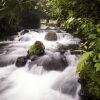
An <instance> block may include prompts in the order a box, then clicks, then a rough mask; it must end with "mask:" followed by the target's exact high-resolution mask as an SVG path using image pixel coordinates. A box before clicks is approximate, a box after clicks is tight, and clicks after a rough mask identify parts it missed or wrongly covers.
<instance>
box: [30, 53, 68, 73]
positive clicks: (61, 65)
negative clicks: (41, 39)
mask: <svg viewBox="0 0 100 100" xmlns="http://www.w3.org/2000/svg"><path fill="white" fill-rule="evenodd" d="M34 64H37V65H38V66H43V68H44V69H45V70H48V71H49V70H59V71H62V70H64V69H65V67H67V66H68V63H67V61H66V58H65V57H64V56H63V55H61V54H60V53H59V52H56V53H51V54H46V55H43V56H38V59H37V58H36V59H35V60H33V61H32V62H30V64H29V68H30V69H31V68H32V67H33V65H34Z"/></svg>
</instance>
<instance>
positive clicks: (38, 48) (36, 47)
mask: <svg viewBox="0 0 100 100" xmlns="http://www.w3.org/2000/svg"><path fill="white" fill-rule="evenodd" d="M44 50H45V46H44V45H43V43H42V42H40V41H36V42H35V43H34V44H33V45H32V46H31V47H30V48H29V50H28V54H29V56H32V55H42V54H44Z"/></svg>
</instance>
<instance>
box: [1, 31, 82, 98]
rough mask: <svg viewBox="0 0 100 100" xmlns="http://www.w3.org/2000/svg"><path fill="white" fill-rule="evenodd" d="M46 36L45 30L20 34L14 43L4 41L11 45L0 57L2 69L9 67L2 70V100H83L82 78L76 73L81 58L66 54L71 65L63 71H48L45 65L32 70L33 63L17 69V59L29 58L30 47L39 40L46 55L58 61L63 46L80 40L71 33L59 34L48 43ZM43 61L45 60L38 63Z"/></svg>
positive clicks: (34, 66) (4, 49) (8, 45)
mask: <svg viewBox="0 0 100 100" xmlns="http://www.w3.org/2000/svg"><path fill="white" fill-rule="evenodd" d="M46 33H47V32H46V31H41V32H39V33H37V32H34V31H30V32H29V33H26V34H25V35H20V33H19V35H18V36H17V37H16V38H15V39H14V41H5V44H6V43H8V42H9V43H10V44H7V45H5V46H4V48H3V49H2V53H1V54H0V60H1V61H0V66H2V65H4V66H6V67H4V68H0V100H80V98H79V96H78V92H79V90H80V84H79V83H78V82H77V81H78V78H79V77H78V75H77V74H76V64H77V62H78V59H79V57H78V56H76V55H71V54H70V51H69V52H66V53H65V56H66V60H67V61H68V66H66V68H65V69H64V71H55V70H49V71H47V70H45V69H44V68H43V66H38V65H36V64H35V65H33V66H32V68H31V69H30V70H29V63H30V61H28V62H27V64H26V65H25V67H23V68H17V67H16V66H15V64H14V63H15V61H16V59H17V57H19V56H23V55H26V54H27V50H28V48H29V47H30V46H31V45H32V44H33V43H34V42H35V41H36V40H39V41H42V42H43V44H44V45H45V48H46V52H47V53H48V54H49V55H55V59H57V58H59V53H57V52H56V51H57V50H58V48H59V46H60V45H63V46H68V45H69V44H78V43H79V39H77V38H73V37H72V36H71V35H70V34H68V33H57V36H58V40H57V41H47V40H45V39H44V36H45V35H46ZM19 40H20V41H19ZM1 43H4V41H3V42H1ZM43 60H44V58H42V59H41V60H39V61H43ZM48 60H50V59H49V58H48V59H46V61H47V62H48ZM1 63H2V64H1ZM56 63H58V62H57V61H56ZM54 67H55V66H54Z"/></svg>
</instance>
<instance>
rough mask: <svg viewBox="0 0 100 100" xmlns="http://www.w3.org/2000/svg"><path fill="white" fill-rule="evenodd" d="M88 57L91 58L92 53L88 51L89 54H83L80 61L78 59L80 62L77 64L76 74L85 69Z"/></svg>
mask: <svg viewBox="0 0 100 100" xmlns="http://www.w3.org/2000/svg"><path fill="white" fill-rule="evenodd" d="M90 56H93V51H90V52H85V53H84V54H83V55H82V57H81V59H80V62H79V63H78V65H77V72H78V73H79V72H81V71H82V69H83V68H84V67H85V64H86V61H87V60H88V59H89V57H90Z"/></svg>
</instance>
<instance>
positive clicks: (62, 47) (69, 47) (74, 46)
mask: <svg viewBox="0 0 100 100" xmlns="http://www.w3.org/2000/svg"><path fill="white" fill-rule="evenodd" d="M78 48H79V44H69V45H62V44H59V47H58V51H59V52H65V51H66V50H71V51H73V50H78Z"/></svg>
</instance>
